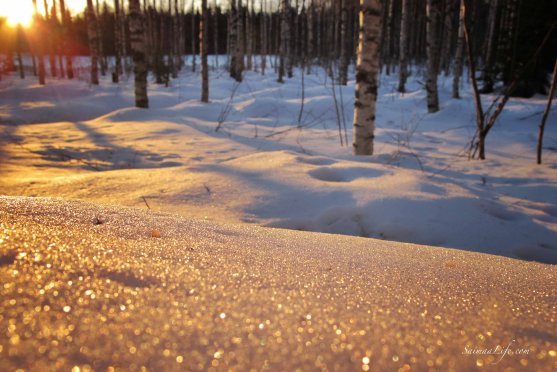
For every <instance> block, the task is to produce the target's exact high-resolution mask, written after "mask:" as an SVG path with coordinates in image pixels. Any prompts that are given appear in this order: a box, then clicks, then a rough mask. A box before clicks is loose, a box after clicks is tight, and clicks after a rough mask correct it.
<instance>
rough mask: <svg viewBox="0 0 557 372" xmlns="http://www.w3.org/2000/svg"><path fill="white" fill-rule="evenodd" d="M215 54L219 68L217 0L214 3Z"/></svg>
mask: <svg viewBox="0 0 557 372" xmlns="http://www.w3.org/2000/svg"><path fill="white" fill-rule="evenodd" d="M212 8H213V28H214V30H213V34H214V37H213V49H214V51H213V53H215V66H216V68H217V69H218V68H219V15H220V12H219V8H218V6H217V0H214V1H213V6H212Z"/></svg>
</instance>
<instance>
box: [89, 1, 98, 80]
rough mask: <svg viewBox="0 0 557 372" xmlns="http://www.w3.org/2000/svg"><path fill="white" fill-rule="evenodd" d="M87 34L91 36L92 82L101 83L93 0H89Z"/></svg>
mask: <svg viewBox="0 0 557 372" xmlns="http://www.w3.org/2000/svg"><path fill="white" fill-rule="evenodd" d="M87 35H88V36H89V49H90V54H91V84H95V85H99V71H98V56H99V55H98V50H97V48H98V46H99V44H98V34H97V21H96V17H95V9H94V8H93V0H87Z"/></svg>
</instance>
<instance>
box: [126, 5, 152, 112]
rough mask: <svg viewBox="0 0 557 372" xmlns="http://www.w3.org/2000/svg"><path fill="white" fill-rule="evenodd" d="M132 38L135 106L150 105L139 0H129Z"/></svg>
mask: <svg viewBox="0 0 557 372" xmlns="http://www.w3.org/2000/svg"><path fill="white" fill-rule="evenodd" d="M129 9H130V38H131V48H132V52H133V69H134V74H135V106H136V107H140V108H148V107H149V99H148V97H147V60H146V56H145V55H146V50H145V32H144V29H143V17H142V15H141V9H140V7H139V0H129Z"/></svg>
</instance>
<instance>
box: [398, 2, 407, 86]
mask: <svg viewBox="0 0 557 372" xmlns="http://www.w3.org/2000/svg"><path fill="white" fill-rule="evenodd" d="M399 49H400V50H399V59H398V63H399V75H398V91H399V92H400V93H404V92H406V79H407V78H408V57H407V51H408V0H402V10H401V17H400V46H399Z"/></svg>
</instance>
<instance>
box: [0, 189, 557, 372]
mask: <svg viewBox="0 0 557 372" xmlns="http://www.w3.org/2000/svg"><path fill="white" fill-rule="evenodd" d="M153 229H157V231H158V232H160V237H158V238H157V237H153V236H152V235H153V233H152V232H153ZM556 281H557V266H554V265H545V264H540V263H536V262H526V261H517V260H513V259H509V258H506V257H499V256H492V255H486V254H482V253H475V252H466V251H461V250H454V249H445V248H438V247H427V246H419V245H413V244H407V243H398V242H387V241H380V240H377V239H369V238H356V237H350V236H341V235H326V234H316V233H311V232H300V231H292V230H279V229H269V228H261V227H257V226H254V225H249V224H242V225H236V226H232V225H226V224H217V223H214V222H209V221H200V220H195V219H191V218H183V217H179V216H175V215H169V214H159V213H152V212H151V211H145V210H139V209H137V208H125V207H121V206H104V205H98V204H91V203H86V202H82V201H67V200H62V199H42V198H23V197H0V283H2V285H0V329H2V332H0V370H2V371H14V370H18V369H23V370H30V371H45V370H46V371H48V370H53V369H56V370H64V371H66V370H72V369H74V370H75V369H78V368H80V370H85V371H87V370H90V369H94V370H110V369H111V368H110V367H112V366H114V367H115V368H116V369H120V368H122V369H126V370H132V371H135V370H141V369H147V370H154V371H184V370H187V371H207V370H216V371H220V370H235V371H236V370H237V371H247V370H257V371H260V370H268V371H296V370H300V371H313V370H327V371H362V370H363V371H367V370H370V371H432V370H440V371H474V370H476V369H478V368H480V367H484V368H487V370H490V371H510V370H513V371H540V372H542V371H547V372H549V371H555V370H556V369H557V352H556V351H557V342H556V332H555V331H556V329H557V327H556V326H555V323H556V320H557V308H556V305H555V298H556V296H557V287H556V286H555V282H556Z"/></svg>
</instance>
